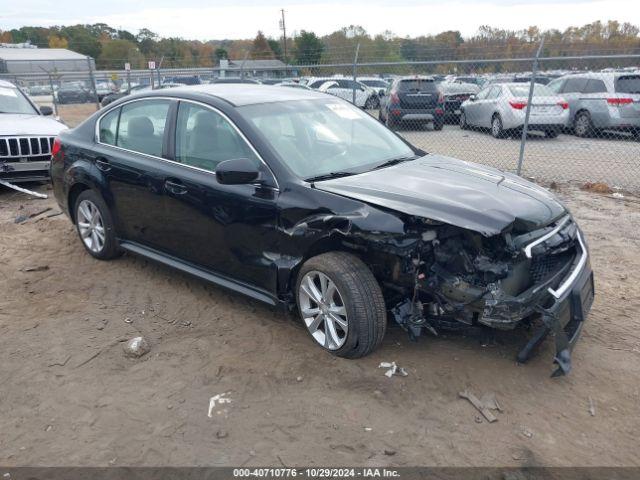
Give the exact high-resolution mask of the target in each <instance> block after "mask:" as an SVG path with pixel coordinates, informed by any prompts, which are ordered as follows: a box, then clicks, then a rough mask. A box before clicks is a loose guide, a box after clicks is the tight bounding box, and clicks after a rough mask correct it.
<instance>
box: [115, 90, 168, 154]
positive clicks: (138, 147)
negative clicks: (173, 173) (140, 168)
mask: <svg viewBox="0 0 640 480" xmlns="http://www.w3.org/2000/svg"><path fill="white" fill-rule="evenodd" d="M168 113H169V101H168V100H142V101H139V102H132V103H129V104H127V105H124V106H123V107H122V112H121V113H120V122H119V126H118V136H117V138H116V145H117V146H119V147H122V148H126V149H127V150H133V151H134V152H140V153H145V154H147V155H153V156H156V157H159V156H161V155H162V141H163V138H164V129H165V124H166V123H167V114H168Z"/></svg>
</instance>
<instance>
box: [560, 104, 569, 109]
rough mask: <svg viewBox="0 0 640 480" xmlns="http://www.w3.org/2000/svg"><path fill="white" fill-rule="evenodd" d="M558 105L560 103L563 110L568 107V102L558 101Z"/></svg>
mask: <svg viewBox="0 0 640 480" xmlns="http://www.w3.org/2000/svg"><path fill="white" fill-rule="evenodd" d="M558 105H560V106H561V107H562V109H563V110H566V109H567V108H569V104H568V103H567V102H558Z"/></svg>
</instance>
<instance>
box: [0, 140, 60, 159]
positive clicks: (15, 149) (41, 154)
mask: <svg viewBox="0 0 640 480" xmlns="http://www.w3.org/2000/svg"><path fill="white" fill-rule="evenodd" d="M53 139H54V137H40V136H31V137H0V160H3V161H9V162H11V161H13V162H17V161H20V160H27V161H42V160H49V158H50V156H51V147H52V146H53Z"/></svg>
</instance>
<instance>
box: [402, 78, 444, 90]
mask: <svg viewBox="0 0 640 480" xmlns="http://www.w3.org/2000/svg"><path fill="white" fill-rule="evenodd" d="M398 91H399V92H402V93H420V92H435V91H436V82H434V81H433V80H425V79H422V78H415V79H411V80H400V82H399V83H398Z"/></svg>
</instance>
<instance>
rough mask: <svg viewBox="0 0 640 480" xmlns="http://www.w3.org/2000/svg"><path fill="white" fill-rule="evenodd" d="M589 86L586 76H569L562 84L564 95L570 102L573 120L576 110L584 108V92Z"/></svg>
mask: <svg viewBox="0 0 640 480" xmlns="http://www.w3.org/2000/svg"><path fill="white" fill-rule="evenodd" d="M586 86H587V79H586V78H584V77H569V78H567V80H566V82H565V83H564V85H563V86H562V92H561V94H562V97H563V98H564V99H565V100H566V101H567V102H568V103H569V118H570V119H571V121H573V119H574V117H575V115H576V112H577V111H578V110H580V108H582V92H583V90H584V89H585V88H586Z"/></svg>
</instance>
